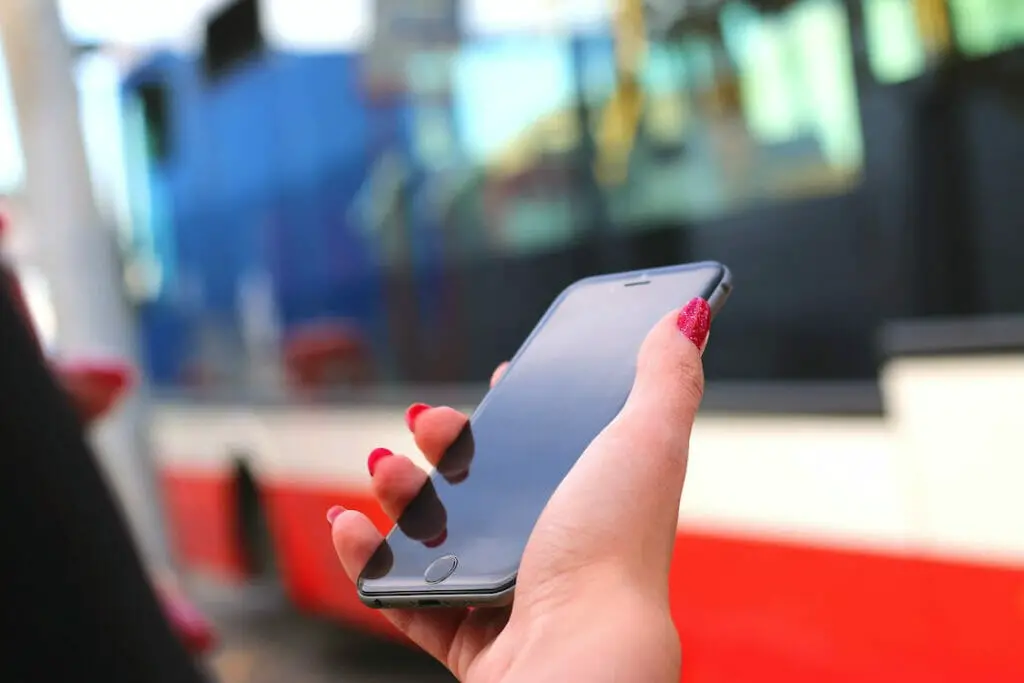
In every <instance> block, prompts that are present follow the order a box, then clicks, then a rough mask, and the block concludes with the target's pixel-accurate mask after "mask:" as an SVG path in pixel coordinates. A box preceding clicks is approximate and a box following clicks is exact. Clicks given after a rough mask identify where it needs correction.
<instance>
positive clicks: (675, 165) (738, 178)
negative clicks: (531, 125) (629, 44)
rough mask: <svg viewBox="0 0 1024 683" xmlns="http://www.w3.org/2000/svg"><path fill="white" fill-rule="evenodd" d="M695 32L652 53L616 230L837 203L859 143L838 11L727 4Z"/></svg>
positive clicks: (825, 3)
mask: <svg viewBox="0 0 1024 683" xmlns="http://www.w3.org/2000/svg"><path fill="white" fill-rule="evenodd" d="M718 28H719V31H718V34H717V35H715V34H712V33H709V31H708V30H707V27H706V26H702V27H699V32H698V31H696V30H695V31H694V32H692V33H688V32H687V30H686V27H685V26H683V27H682V29H681V30H680V31H678V32H677V33H676V35H678V36H679V37H678V38H675V39H673V40H671V41H662V42H659V43H656V44H652V45H651V46H650V48H649V50H648V55H647V58H646V61H645V64H644V70H643V74H642V78H641V82H642V85H643V89H644V94H645V102H644V109H645V110H644V114H643V125H642V131H641V134H640V136H639V140H638V142H637V144H636V145H635V147H634V149H633V150H632V151H631V159H630V172H629V176H628V179H627V180H626V181H625V183H621V184H619V185H617V186H612V187H610V188H609V189H608V190H607V191H608V193H609V196H610V197H611V202H612V205H613V214H614V216H615V218H616V221H617V222H618V223H621V224H623V225H628V226H630V227H643V226H644V225H649V224H652V223H653V222H656V221H661V222H664V221H666V220H668V221H676V222H678V221H687V220H700V219H706V218H712V217H715V216H720V215H723V214H727V213H730V212H734V211H737V210H740V209H742V207H744V206H746V205H748V204H750V203H752V202H757V201H765V200H767V201H785V200H788V199H795V198H799V197H806V196H814V195H820V194H823V193H824V194H829V193H841V192H846V191H849V189H850V188H851V187H852V185H853V184H854V183H855V182H856V181H857V179H858V178H859V173H860V169H861V163H862V156H863V140H862V136H861V130H860V120H859V112H858V108H857V96H856V85H855V80H854V75H853V63H852V52H851V48H850V41H849V25H848V21H847V15H846V12H845V10H844V8H843V5H842V3H841V2H840V1H839V0H803V1H802V2H797V3H795V4H794V5H793V6H791V7H790V8H789V9H787V10H785V11H782V12H777V13H761V12H759V11H757V10H755V9H754V8H753V7H751V6H750V5H747V4H746V3H743V2H732V3H729V4H727V5H726V6H725V7H724V9H723V11H722V12H721V14H720V17H719V21H718Z"/></svg>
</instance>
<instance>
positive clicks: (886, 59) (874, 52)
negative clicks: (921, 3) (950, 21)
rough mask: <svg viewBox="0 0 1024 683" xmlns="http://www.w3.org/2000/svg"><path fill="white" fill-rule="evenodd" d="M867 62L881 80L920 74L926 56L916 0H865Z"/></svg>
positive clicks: (907, 78) (907, 77) (908, 77)
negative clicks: (916, 9)
mask: <svg viewBox="0 0 1024 683" xmlns="http://www.w3.org/2000/svg"><path fill="white" fill-rule="evenodd" d="M864 23H865V32H866V38H867V49H868V63H869V64H870V65H871V72H872V74H873V75H874V77H875V78H877V79H878V80H879V81H880V82H882V83H899V82H902V81H907V80H910V79H911V78H914V77H915V76H919V75H920V74H921V73H922V72H923V71H924V68H925V62H926V55H925V46H924V41H923V40H922V38H921V33H920V30H919V24H918V20H917V15H916V14H915V8H914V0H864Z"/></svg>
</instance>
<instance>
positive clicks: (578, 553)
mask: <svg viewBox="0 0 1024 683" xmlns="http://www.w3.org/2000/svg"><path fill="white" fill-rule="evenodd" d="M651 285H656V286H655V287H651V288H650V289H646V290H645V289H644V288H645V287H649V286H651ZM630 290H633V291H644V292H646V293H644V294H640V295H636V296H632V295H631V294H630V295H624V296H622V297H621V298H618V299H616V298H615V297H617V296H620V295H621V294H622V292H624V291H625V292H628V291H630ZM599 291H603V294H602V295H601V296H598V295H597V292H599ZM727 291H728V272H727V271H726V270H725V269H724V268H723V267H721V266H719V265H718V264H696V265H693V266H687V267H677V268H673V269H661V270H659V271H653V272H651V273H647V274H644V275H643V277H637V274H625V275H618V276H609V277H605V278H595V279H591V280H588V281H584V282H583V283H579V284H577V285H575V286H574V287H572V288H570V289H569V290H567V292H566V293H563V295H562V296H561V297H560V298H559V300H558V301H556V303H555V304H554V305H553V306H552V309H551V310H550V311H549V312H548V314H547V315H546V316H545V318H544V320H542V322H541V324H540V325H538V328H537V329H536V330H535V331H534V333H533V334H532V335H531V337H530V339H529V340H528V341H527V343H526V344H524V346H523V349H521V350H520V352H519V353H518V354H517V355H516V358H514V359H513V361H512V363H511V365H510V367H509V368H508V370H507V372H506V373H505V376H504V377H503V378H501V379H500V380H499V381H498V383H497V385H496V386H495V387H494V388H493V389H492V391H491V392H490V393H489V394H488V397H487V398H486V399H485V401H484V402H483V403H482V404H481V406H480V407H479V408H478V410H477V411H476V413H474V416H473V419H472V421H467V419H466V417H465V416H462V415H460V414H458V413H457V412H456V411H453V410H451V409H449V408H433V409H429V410H426V411H424V412H421V413H420V414H419V415H418V416H417V417H416V419H415V421H414V424H413V425H412V428H413V431H414V434H415V437H416V442H417V445H418V446H419V447H420V448H421V449H422V450H423V452H424V455H426V457H427V458H428V460H430V461H431V462H432V463H435V464H436V465H437V467H438V471H437V472H435V473H434V474H432V475H430V476H428V475H427V474H426V473H423V472H422V471H420V470H418V468H416V467H415V465H413V463H412V462H411V461H409V460H407V459H405V458H404V457H402V456H399V455H386V456H385V457H383V458H381V457H379V454H378V458H377V463H376V468H375V473H374V489H375V492H376V493H377V494H378V497H379V498H380V500H381V502H382V505H383V506H384V508H385V510H387V511H388V513H389V514H390V515H391V516H392V517H393V518H395V519H396V520H397V521H398V525H397V527H396V529H395V530H394V531H392V533H391V534H389V537H388V540H387V541H384V540H383V539H382V538H381V536H380V534H379V533H378V532H377V531H376V529H375V528H374V527H373V525H372V524H371V523H370V522H369V520H368V519H367V518H365V517H364V516H363V515H361V514H359V513H356V512H352V511H343V510H340V509H337V508H332V510H331V512H330V513H329V515H328V517H329V520H330V521H331V523H332V530H333V537H334V542H335V547H336V550H337V551H338V554H339V557H340V558H341V561H342V564H343V565H344V567H345V569H346V571H347V573H348V574H349V576H351V577H352V578H353V579H354V580H358V583H359V588H360V597H361V598H362V599H363V600H364V601H367V602H371V601H377V600H379V601H380V603H381V606H393V605H410V606H412V605H418V606H426V605H430V604H441V605H449V607H447V608H446V609H438V610H423V609H389V610H387V612H386V614H387V615H388V616H389V618H390V619H391V620H392V621H393V622H394V623H395V624H396V625H397V626H398V627H399V629H401V630H402V631H403V632H404V633H406V634H407V635H408V636H409V637H410V638H411V639H412V640H413V641H415V642H417V643H418V644H420V645H421V646H422V647H424V649H426V650H427V651H428V652H430V653H431V654H432V655H434V656H435V657H437V658H438V659H439V660H441V661H442V662H444V663H445V664H446V665H447V666H448V667H449V668H450V669H451V670H452V671H453V673H455V675H456V676H458V677H460V678H461V679H463V680H466V679H467V677H468V678H469V679H470V680H476V679H478V678H479V679H480V680H493V679H498V678H503V677H505V674H508V673H509V672H512V671H515V672H516V673H517V674H518V676H519V677H521V678H522V680H535V681H540V680H624V679H629V680H670V679H672V677H673V676H675V677H676V678H675V680H678V667H679V657H678V640H677V636H676V633H675V630H674V627H673V625H672V622H671V618H670V615H669V610H668V596H667V587H668V581H667V574H668V568H669V564H670V561H671V557H672V547H673V543H674V539H675V530H676V522H677V517H678V509H679V497H680V494H681V491H682V484H683V479H684V476H685V472H686V458H687V451H688V443H689V434H690V429H691V427H692V424H693V420H694V417H695V414H696V410H697V407H698V405H699V402H700V396H701V391H702V387H703V373H702V370H701V364H700V353H701V350H702V349H703V345H704V343H705V341H706V339H707V334H708V327H709V323H710V318H711V314H712V309H713V308H717V307H718V306H720V305H721V302H722V301H724V296H725V294H726V293H727ZM680 294H682V295H683V297H685V298H682V297H680ZM693 295H696V296H693ZM672 297H676V298H675V300H674V301H672ZM691 297H693V298H692V300H690V302H689V303H687V304H686V305H685V306H683V307H681V308H680V307H679V300H680V298H682V300H683V301H686V300H687V299H690V298H691ZM709 300H710V301H711V305H709V303H708V301H709ZM666 303H667V305H666ZM652 324H653V329H651V328H652ZM641 326H642V327H641ZM638 330H639V332H638ZM647 330H650V332H649V334H646V336H645V332H646V331H647ZM638 350H639V354H637V351H638ZM541 377H546V380H545V381H544V382H538V379H539V378H541ZM627 397H628V398H627ZM499 437H500V438H499ZM588 444H589V445H588ZM452 463H459V464H461V465H464V466H465V467H464V468H460V471H459V472H455V471H453V469H452V466H451V465H452ZM466 471H468V476H466V474H465V472H466ZM459 491H462V492H463V493H456V492H459ZM446 558H449V559H446ZM464 559H465V561H463V560H464ZM440 560H444V562H443V563H442V564H443V566H440V567H438V566H437V564H438V561H440ZM452 560H454V561H452ZM449 582H451V583H449ZM446 584H447V585H446ZM513 588H514V590H515V605H514V607H508V606H505V607H504V608H501V609H475V610H471V609H467V608H466V607H464V606H462V605H466V604H501V603H505V602H507V599H508V597H510V595H511V592H512V589H513ZM371 604H373V603H372V602H371ZM452 605H454V606H452ZM508 678H512V679H514V678H516V676H509V677H508Z"/></svg>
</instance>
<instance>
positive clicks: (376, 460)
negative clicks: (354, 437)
mask: <svg viewBox="0 0 1024 683" xmlns="http://www.w3.org/2000/svg"><path fill="white" fill-rule="evenodd" d="M392 455H394V453H392V452H391V451H389V450H388V449H386V448H374V449H373V450H372V451H370V457H369V458H367V459H366V467H367V469H369V470H370V476H371V477H372V476H373V473H374V471H375V470H376V469H377V465H379V464H380V461H381V460H383V459H384V458H387V457H389V456H392Z"/></svg>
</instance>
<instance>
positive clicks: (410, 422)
mask: <svg viewBox="0 0 1024 683" xmlns="http://www.w3.org/2000/svg"><path fill="white" fill-rule="evenodd" d="M425 410H430V406H428V405H427V404H426V403H413V404H412V405H411V406H409V409H408V410H406V411H405V426H406V427H408V428H409V431H410V432H411V431H412V430H413V428H414V427H415V426H416V418H417V417H419V416H420V415H421V414H422V413H423V411H425Z"/></svg>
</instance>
